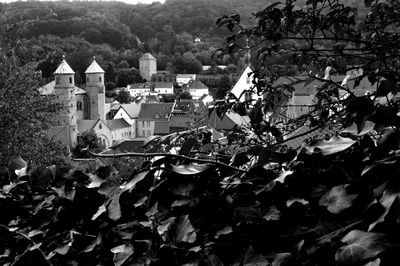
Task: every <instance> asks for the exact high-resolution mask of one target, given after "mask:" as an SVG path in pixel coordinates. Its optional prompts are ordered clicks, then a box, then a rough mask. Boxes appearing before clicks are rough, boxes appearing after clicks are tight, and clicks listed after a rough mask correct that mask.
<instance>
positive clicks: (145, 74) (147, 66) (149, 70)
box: [139, 53, 157, 82]
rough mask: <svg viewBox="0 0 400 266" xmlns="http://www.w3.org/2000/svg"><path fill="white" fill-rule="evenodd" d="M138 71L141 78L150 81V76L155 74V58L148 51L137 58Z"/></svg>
mask: <svg viewBox="0 0 400 266" xmlns="http://www.w3.org/2000/svg"><path fill="white" fill-rule="evenodd" d="M139 72H140V76H142V78H143V79H145V80H146V81H148V82H150V81H151V76H153V74H157V59H156V58H155V57H154V56H152V55H151V54H150V53H145V54H144V55H143V56H142V57H141V58H140V59H139Z"/></svg>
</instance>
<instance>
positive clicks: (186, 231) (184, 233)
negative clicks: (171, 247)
mask: <svg viewBox="0 0 400 266" xmlns="http://www.w3.org/2000/svg"><path fill="white" fill-rule="evenodd" d="M174 227H175V230H174V233H175V235H174V239H175V241H176V243H180V242H186V243H194V242H195V241H196V229H195V228H194V227H193V226H192V224H191V223H190V220H189V216H188V215H183V216H179V217H177V218H176V220H175V225H174Z"/></svg>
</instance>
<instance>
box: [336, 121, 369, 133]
mask: <svg viewBox="0 0 400 266" xmlns="http://www.w3.org/2000/svg"><path fill="white" fill-rule="evenodd" d="M374 127H375V123H373V122H371V121H368V120H366V121H365V124H364V126H363V127H362V128H361V131H359V128H358V126H357V125H356V124H353V125H351V126H349V127H347V128H346V129H344V130H343V132H344V133H350V134H352V135H354V136H363V135H365V134H368V133H369V132H371V131H372V130H373V129H374Z"/></svg>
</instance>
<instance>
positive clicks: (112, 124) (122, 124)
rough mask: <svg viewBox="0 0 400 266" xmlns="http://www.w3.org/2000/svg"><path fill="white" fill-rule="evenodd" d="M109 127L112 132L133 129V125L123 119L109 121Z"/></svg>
mask: <svg viewBox="0 0 400 266" xmlns="http://www.w3.org/2000/svg"><path fill="white" fill-rule="evenodd" d="M107 126H108V127H109V128H110V129H111V130H118V129H122V128H127V127H131V125H129V124H128V123H127V122H126V121H125V119H123V118H118V119H111V120H107Z"/></svg>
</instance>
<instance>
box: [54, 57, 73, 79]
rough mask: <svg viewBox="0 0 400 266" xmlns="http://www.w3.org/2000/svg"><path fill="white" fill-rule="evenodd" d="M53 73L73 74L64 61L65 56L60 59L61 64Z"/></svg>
mask: <svg viewBox="0 0 400 266" xmlns="http://www.w3.org/2000/svg"><path fill="white" fill-rule="evenodd" d="M53 74H55V75H70V74H75V72H74V71H73V70H72V68H71V67H70V66H69V65H68V63H67V61H65V57H63V60H62V61H61V64H60V65H59V66H58V67H57V69H56V71H54V73H53Z"/></svg>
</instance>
